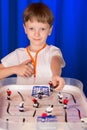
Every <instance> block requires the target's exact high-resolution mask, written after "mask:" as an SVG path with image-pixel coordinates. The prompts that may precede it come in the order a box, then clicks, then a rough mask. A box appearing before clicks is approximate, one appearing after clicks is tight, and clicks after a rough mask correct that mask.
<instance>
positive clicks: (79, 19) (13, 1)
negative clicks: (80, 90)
mask: <svg viewBox="0 0 87 130" xmlns="http://www.w3.org/2000/svg"><path fill="white" fill-rule="evenodd" d="M32 2H43V3H45V4H47V5H48V6H49V7H50V9H51V10H52V12H53V14H54V17H55V22H54V28H53V32H52V35H51V36H50V37H49V38H48V40H47V42H48V43H49V44H53V45H55V46H57V47H59V48H60V49H61V51H62V53H63V56H64V59H65V61H66V67H65V68H63V72H62V76H63V77H71V78H76V79H79V80H81V81H82V82H83V84H84V92H85V94H86V95H87V87H86V85H87V57H86V56H87V0H0V59H1V58H2V57H4V56H5V55H7V54H8V53H10V52H11V51H13V50H14V49H16V48H18V47H25V46H26V45H28V39H27V37H26V35H25V33H24V29H23V20H22V14H23V11H24V9H25V8H26V7H27V6H28V5H29V4H30V3H32Z"/></svg>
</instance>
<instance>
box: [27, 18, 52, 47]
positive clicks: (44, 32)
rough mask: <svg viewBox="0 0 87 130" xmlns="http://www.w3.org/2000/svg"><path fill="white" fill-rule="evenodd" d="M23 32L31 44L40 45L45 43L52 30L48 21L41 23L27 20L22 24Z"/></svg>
mask: <svg viewBox="0 0 87 130" xmlns="http://www.w3.org/2000/svg"><path fill="white" fill-rule="evenodd" d="M24 30H25V33H26V34H27V37H28V39H29V40H30V44H31V45H35V46H39V47H40V46H42V45H43V44H45V43H46V40H47V37H48V35H50V33H51V31H52V27H50V25H49V24H48V23H41V22H38V21H37V20H35V19H34V20H33V21H30V20H29V21H27V22H26V23H25V25H24Z"/></svg>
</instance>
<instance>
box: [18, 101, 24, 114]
mask: <svg viewBox="0 0 87 130" xmlns="http://www.w3.org/2000/svg"><path fill="white" fill-rule="evenodd" d="M19 111H20V112H24V102H23V101H22V102H21V103H20V104H19Z"/></svg>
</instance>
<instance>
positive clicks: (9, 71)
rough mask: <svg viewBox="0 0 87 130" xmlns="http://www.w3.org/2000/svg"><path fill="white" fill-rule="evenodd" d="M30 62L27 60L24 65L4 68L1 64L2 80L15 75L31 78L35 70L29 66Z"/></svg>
mask: <svg viewBox="0 0 87 130" xmlns="http://www.w3.org/2000/svg"><path fill="white" fill-rule="evenodd" d="M29 62H30V61H29V60H26V61H24V62H23V63H21V64H19V65H15V66H11V67H4V66H3V65H2V64H0V79H3V78H6V77H8V76H11V75H13V74H16V75H19V76H23V77H30V76H31V75H32V74H33V69H32V68H31V67H30V66H29V65H28V63H29Z"/></svg>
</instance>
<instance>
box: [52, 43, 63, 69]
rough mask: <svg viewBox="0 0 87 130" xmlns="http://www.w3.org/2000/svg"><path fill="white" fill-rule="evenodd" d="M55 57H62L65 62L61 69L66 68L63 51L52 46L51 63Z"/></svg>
mask: <svg viewBox="0 0 87 130" xmlns="http://www.w3.org/2000/svg"><path fill="white" fill-rule="evenodd" d="M53 56H60V57H61V59H62V61H63V62H62V65H61V67H64V66H65V61H64V58H63V55H62V52H61V50H60V49H59V48H57V47H55V46H52V45H51V46H50V61H51V59H52V57H53Z"/></svg>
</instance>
